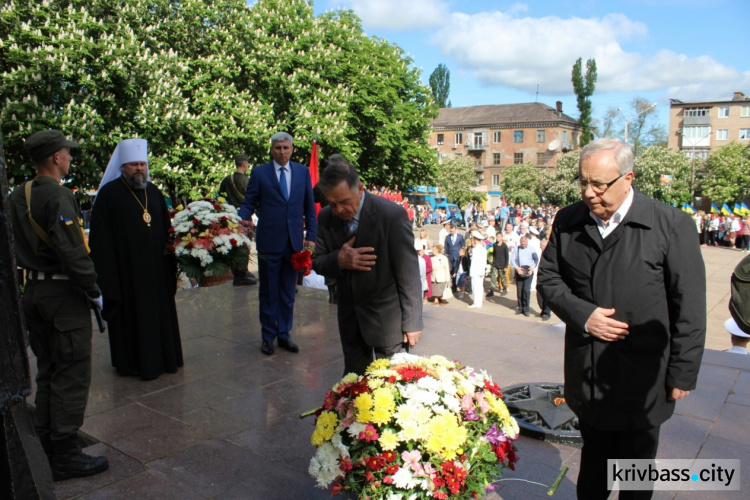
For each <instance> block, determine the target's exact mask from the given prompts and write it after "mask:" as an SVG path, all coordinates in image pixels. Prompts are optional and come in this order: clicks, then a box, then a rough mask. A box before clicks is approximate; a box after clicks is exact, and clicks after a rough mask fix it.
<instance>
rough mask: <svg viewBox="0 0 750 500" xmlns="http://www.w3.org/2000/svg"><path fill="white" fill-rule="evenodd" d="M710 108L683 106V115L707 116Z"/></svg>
mask: <svg viewBox="0 0 750 500" xmlns="http://www.w3.org/2000/svg"><path fill="white" fill-rule="evenodd" d="M710 109H711V108H685V111H684V116H708V112H709V110H710Z"/></svg>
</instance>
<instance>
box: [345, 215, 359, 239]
mask: <svg viewBox="0 0 750 500" xmlns="http://www.w3.org/2000/svg"><path fill="white" fill-rule="evenodd" d="M358 228H359V222H358V221H357V220H356V219H353V218H352V219H349V220H348V221H346V237H347V238H351V237H352V236H354V235H355V234H357V229H358Z"/></svg>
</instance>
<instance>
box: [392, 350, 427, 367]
mask: <svg viewBox="0 0 750 500" xmlns="http://www.w3.org/2000/svg"><path fill="white" fill-rule="evenodd" d="M422 359H423V358H421V357H420V356H416V355H414V354H409V353H408V352H399V353H397V354H394V355H393V357H392V358H391V365H401V364H411V365H415V364H417V363H419V362H420V361H421V360H422Z"/></svg>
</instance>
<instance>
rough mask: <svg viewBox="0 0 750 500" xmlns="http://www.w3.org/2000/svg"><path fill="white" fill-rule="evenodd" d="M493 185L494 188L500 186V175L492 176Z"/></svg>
mask: <svg viewBox="0 0 750 500" xmlns="http://www.w3.org/2000/svg"><path fill="white" fill-rule="evenodd" d="M492 185H493V186H499V185H500V174H492Z"/></svg>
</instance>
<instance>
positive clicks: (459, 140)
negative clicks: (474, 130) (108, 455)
mask: <svg viewBox="0 0 750 500" xmlns="http://www.w3.org/2000/svg"><path fill="white" fill-rule="evenodd" d="M463 142H464V133H463V132H456V142H455V143H454V144H463Z"/></svg>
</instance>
